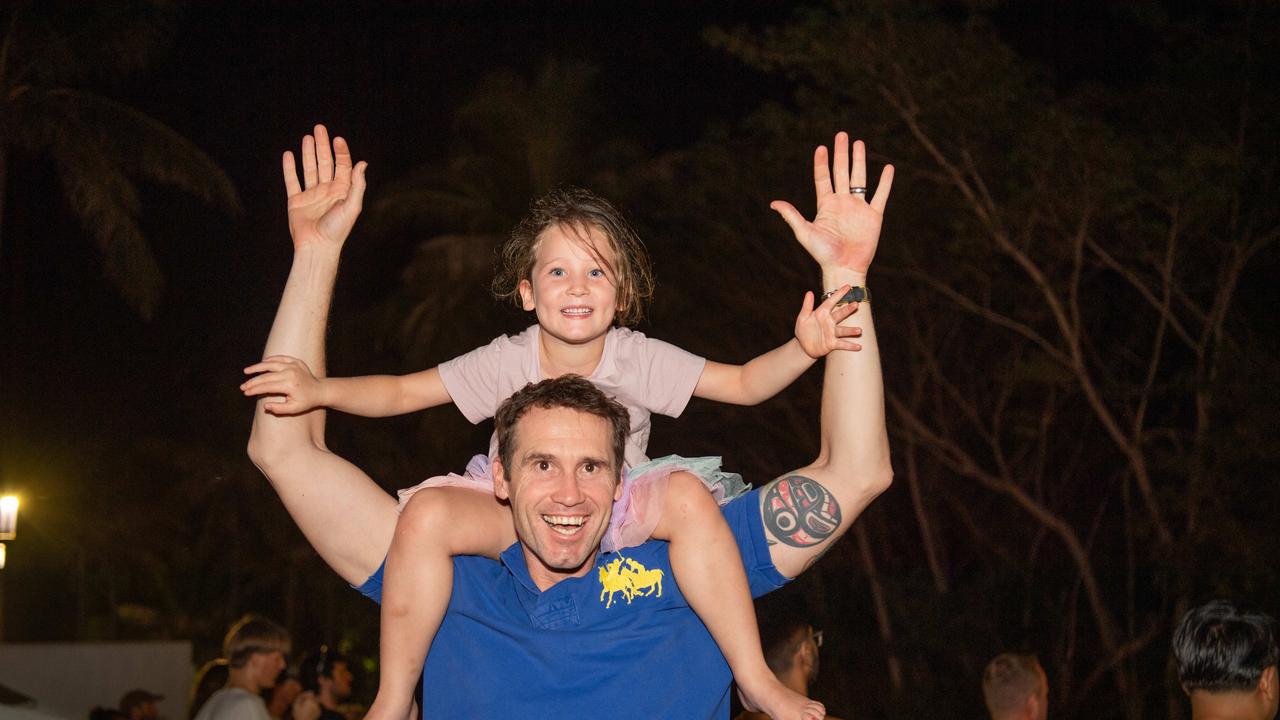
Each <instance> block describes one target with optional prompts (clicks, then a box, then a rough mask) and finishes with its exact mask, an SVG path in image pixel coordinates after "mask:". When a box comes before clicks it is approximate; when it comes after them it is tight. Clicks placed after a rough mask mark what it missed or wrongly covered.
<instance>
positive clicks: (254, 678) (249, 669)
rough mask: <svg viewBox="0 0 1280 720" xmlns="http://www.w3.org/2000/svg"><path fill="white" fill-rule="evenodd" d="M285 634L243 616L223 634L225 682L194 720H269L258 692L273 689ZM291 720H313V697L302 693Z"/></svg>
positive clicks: (315, 709)
mask: <svg viewBox="0 0 1280 720" xmlns="http://www.w3.org/2000/svg"><path fill="white" fill-rule="evenodd" d="M289 646H290V640H289V631H288V630H285V629H284V628H283V627H281V626H279V625H277V624H276V623H274V622H272V621H271V620H268V619H267V618H264V617H261V616H258V615H245V616H244V617H242V618H240V620H238V621H236V623H235V624H234V625H232V626H231V628H230V629H229V630H227V635H226V638H225V639H224V640H223V641H222V654H223V656H224V657H225V658H226V659H227V682H226V685H224V686H223V687H222V688H221V689H220V690H218V691H217V692H215V693H213V694H212V695H210V696H209V699H208V700H207V701H205V703H204V705H202V706H201V708H200V710H199V712H197V713H196V717H195V720H271V715H270V714H269V713H268V712H267V704H266V703H265V702H263V700H262V691H263V690H265V689H268V688H271V687H272V686H274V685H275V682H276V678H277V677H279V676H280V671H281V670H284V668H285V659H284V658H285V655H287V654H289ZM292 710H293V718H294V720H316V718H318V717H319V715H320V710H319V705H318V704H317V703H316V700H315V696H314V695H312V694H310V693H302V694H300V695H299V696H298V697H297V698H296V699H295V700H294V701H293V706H292Z"/></svg>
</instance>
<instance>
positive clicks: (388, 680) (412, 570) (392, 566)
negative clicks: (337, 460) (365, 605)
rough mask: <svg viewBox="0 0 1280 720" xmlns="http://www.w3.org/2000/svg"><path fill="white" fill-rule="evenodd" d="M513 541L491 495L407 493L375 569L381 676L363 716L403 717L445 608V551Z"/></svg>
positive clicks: (490, 551)
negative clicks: (378, 571) (378, 572)
mask: <svg viewBox="0 0 1280 720" xmlns="http://www.w3.org/2000/svg"><path fill="white" fill-rule="evenodd" d="M515 540H516V536H515V529H514V528H513V526H512V523H511V513H510V512H509V511H508V510H507V508H506V507H505V506H504V505H502V504H501V503H500V502H499V501H498V499H497V498H496V497H494V496H493V494H492V493H485V492H480V491H477V490H469V489H466V488H457V487H431V488H425V489H423V490H421V491H419V492H418V493H416V494H415V495H414V496H413V497H412V498H410V499H409V503H408V505H406V506H405V508H404V512H403V513H402V514H401V515H400V520H399V522H398V523H397V524H396V532H395V536H394V537H393V538H392V540H391V551H390V552H388V553H387V566H386V569H385V571H384V574H383V587H382V641H381V644H380V647H379V651H378V653H379V665H380V674H381V677H380V680H379V683H378V696H377V697H376V698H375V699H374V701H373V706H372V707H370V708H369V714H368V717H370V718H374V717H376V718H380V719H381V720H404V718H406V717H408V715H409V712H410V709H411V707H412V704H413V699H414V698H413V690H414V688H415V687H416V686H417V684H418V676H419V675H421V674H422V664H423V662H425V661H426V657H427V648H429V647H431V641H432V640H433V639H434V638H435V635H436V630H438V629H439V628H440V622H441V620H443V619H444V613H445V610H446V609H447V608H448V607H449V596H450V594H451V593H452V592H453V556H454V555H484V556H486V557H491V558H494V559H497V557H498V556H499V555H500V554H501V553H502V551H503V550H505V549H507V548H508V547H510V546H511V543H513V542H515Z"/></svg>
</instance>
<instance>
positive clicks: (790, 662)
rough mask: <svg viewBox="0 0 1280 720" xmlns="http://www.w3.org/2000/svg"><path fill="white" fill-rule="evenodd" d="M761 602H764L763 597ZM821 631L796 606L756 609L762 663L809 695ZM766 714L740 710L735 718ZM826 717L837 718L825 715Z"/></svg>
mask: <svg viewBox="0 0 1280 720" xmlns="http://www.w3.org/2000/svg"><path fill="white" fill-rule="evenodd" d="M763 602H768V598H765V600H764V601H763ZM822 637H823V635H822V631H821V630H814V628H813V625H811V624H810V623H809V618H808V615H807V614H806V613H804V612H803V611H802V610H801V609H800V608H798V607H787V608H785V610H784V609H783V608H782V607H779V608H777V609H775V612H773V613H768V612H766V611H765V610H764V609H760V645H761V646H762V647H763V648H764V659H765V662H767V663H769V669H770V670H771V671H773V674H774V675H776V676H777V678H778V679H779V680H781V681H782V684H783V685H786V686H787V687H789V688H791V689H792V690H795V691H796V692H798V693H800V694H801V695H804V696H805V697H811V696H810V695H809V686H810V685H811V684H813V682H814V681H816V680H817V679H818V666H819V662H818V656H819V655H820V653H821V648H822ZM768 717H769V716H768V715H765V714H763V713H758V712H751V711H749V710H744V711H743V712H741V713H739V714H738V715H737V717H736V720H768ZM827 720H840V719H839V718H837V717H835V716H833V715H827Z"/></svg>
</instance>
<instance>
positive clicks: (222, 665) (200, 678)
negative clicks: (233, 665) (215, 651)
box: [187, 658, 231, 720]
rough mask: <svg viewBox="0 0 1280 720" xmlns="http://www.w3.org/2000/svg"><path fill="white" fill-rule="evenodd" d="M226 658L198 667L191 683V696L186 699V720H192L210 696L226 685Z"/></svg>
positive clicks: (227, 671) (228, 671) (228, 672)
mask: <svg viewBox="0 0 1280 720" xmlns="http://www.w3.org/2000/svg"><path fill="white" fill-rule="evenodd" d="M230 674H231V673H230V670H229V669H228V668H227V659H226V658H215V659H213V660H210V661H209V662H207V663H205V664H204V665H202V666H200V669H199V670H197V671H196V676H195V678H194V679H193V680H192V681H191V696H190V697H189V698H188V699H187V720H193V718H195V716H196V713H198V712H200V708H202V707H204V704H205V702H206V701H207V700H208V699H209V696H210V695H213V694H214V693H215V692H217V691H219V690H221V689H222V686H223V685H226V684H227V676H228V675H230Z"/></svg>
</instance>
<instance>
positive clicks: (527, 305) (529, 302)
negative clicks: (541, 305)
mask: <svg viewBox="0 0 1280 720" xmlns="http://www.w3.org/2000/svg"><path fill="white" fill-rule="evenodd" d="M516 289H517V290H519V291H520V302H521V304H522V305H523V306H524V309H525V310H529V311H532V310H533V308H534V302H533V283H531V282H529V281H528V280H521V281H520V284H519V285H517V286H516Z"/></svg>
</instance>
